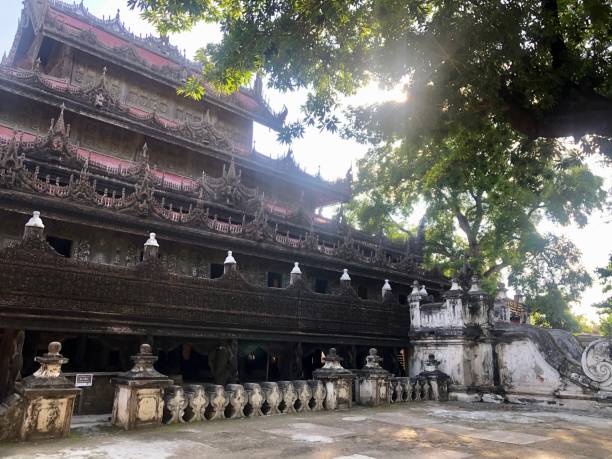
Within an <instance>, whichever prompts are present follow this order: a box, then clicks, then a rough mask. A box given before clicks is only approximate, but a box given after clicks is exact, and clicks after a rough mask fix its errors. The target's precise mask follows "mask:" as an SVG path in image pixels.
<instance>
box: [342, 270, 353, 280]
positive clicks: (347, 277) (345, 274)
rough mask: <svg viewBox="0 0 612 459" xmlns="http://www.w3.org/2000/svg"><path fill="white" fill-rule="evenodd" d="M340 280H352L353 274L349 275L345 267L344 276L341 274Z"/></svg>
mask: <svg viewBox="0 0 612 459" xmlns="http://www.w3.org/2000/svg"><path fill="white" fill-rule="evenodd" d="M340 280H341V281H343V282H350V281H351V276H349V273H348V269H346V268H345V269H343V270H342V276H340Z"/></svg>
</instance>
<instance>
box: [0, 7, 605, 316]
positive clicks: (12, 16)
mask: <svg viewBox="0 0 612 459" xmlns="http://www.w3.org/2000/svg"><path fill="white" fill-rule="evenodd" d="M84 3H85V6H87V7H88V8H89V11H90V12H91V13H92V14H94V15H96V16H102V15H105V16H107V17H108V16H113V17H114V15H115V13H116V11H117V9H120V10H121V18H122V20H123V21H124V23H125V24H126V25H127V26H128V27H130V28H131V29H132V30H135V31H137V32H138V33H142V34H143V35H144V34H146V33H153V32H154V30H153V28H152V27H151V26H150V25H149V24H148V23H146V22H144V21H143V20H142V19H140V17H139V16H138V13H136V12H133V11H130V10H129V9H128V8H127V6H126V0H85V1H84ZM2 6H3V8H2V9H3V13H2V15H0V53H1V52H4V51H6V52H7V53H8V51H9V50H10V47H11V44H12V40H13V37H14V35H15V31H16V28H17V22H18V19H19V15H20V12H21V8H22V5H21V0H3V1H2ZM220 37H221V35H220V32H219V30H218V28H217V27H216V26H214V25H203V24H202V25H199V26H197V27H195V28H194V29H193V30H192V31H190V32H186V33H182V34H179V35H174V36H172V37H171V42H172V43H173V44H175V45H176V46H178V47H179V49H185V50H186V51H187V55H188V56H193V55H194V53H195V51H196V50H197V49H198V48H199V47H201V46H202V45H204V44H205V43H207V42H213V41H218V40H220ZM400 88H401V85H399V86H398V89H396V90H393V91H385V90H382V89H380V88H378V87H377V85H376V84H371V85H370V86H368V87H366V88H364V89H362V90H361V91H360V92H359V93H358V94H357V95H355V96H353V97H351V98H350V99H347V100H346V101H345V103H347V104H352V105H358V104H364V103H371V102H377V101H378V102H380V101H382V100H389V99H398V98H401V97H402V93H401V89H400ZM266 94H267V96H268V99H269V101H270V103H271V105H272V107H274V108H275V109H280V108H282V106H283V105H286V106H287V107H288V109H289V116H288V120H292V119H294V118H297V116H298V114H299V109H300V106H301V105H302V104H303V102H304V98H305V93H304V92H296V93H291V94H280V93H275V92H273V91H271V90H267V91H266ZM255 146H256V148H257V150H258V151H260V152H262V153H265V154H269V155H270V156H274V157H275V156H278V155H280V154H283V153H284V152H285V151H286V147H284V146H281V145H280V144H278V143H277V142H276V134H275V133H274V132H270V130H269V129H267V128H265V127H263V126H260V125H256V127H255ZM367 148H368V147H367V146H366V145H361V144H359V143H357V142H354V141H347V140H343V139H341V138H340V137H339V136H337V135H332V134H330V133H328V132H319V130H318V129H316V128H309V129H307V130H306V133H305V135H304V138H302V139H299V140H297V141H295V142H294V144H293V146H292V149H293V152H294V156H295V158H296V160H297V161H298V162H299V163H300V165H301V166H302V167H303V168H305V169H306V170H307V171H309V172H311V173H316V172H317V170H318V169H319V167H320V168H321V175H322V176H323V177H325V178H327V179H335V178H338V177H343V176H344V175H345V174H346V171H347V170H348V169H349V167H351V164H352V163H354V162H355V161H356V160H357V159H358V158H360V157H362V156H363V155H364V154H365V152H366V151H367ZM592 165H593V166H594V167H593V168H594V170H595V171H597V172H598V173H599V174H602V175H604V174H605V176H606V186H607V189H612V169H611V168H607V169H605V168H603V167H600V166H599V165H598V164H595V161H593V164H592ZM419 217H420V216H418V215H416V216H415V219H416V220H417V221H418V218H419ZM611 225H612V216H610V215H609V213H607V212H603V213H597V214H594V215H593V216H592V217H591V219H590V222H589V224H588V225H587V226H586V227H584V228H578V227H576V226H575V225H572V226H568V227H565V228H563V227H559V226H557V225H553V224H551V223H546V224H545V225H544V226H543V229H545V230H546V231H551V232H554V233H556V234H563V235H565V236H567V237H568V238H569V239H571V240H572V241H573V242H574V243H575V244H576V245H577V246H578V247H579V248H580V250H581V251H582V254H583V263H584V265H585V267H586V268H587V269H588V270H589V271H591V272H592V271H593V270H594V269H595V268H597V267H600V266H604V265H606V263H607V260H608V254H610V253H611V252H612V237H610V233H611V231H610V230H611ZM603 297H604V295H603V293H602V291H601V285H599V284H598V283H597V281H596V282H595V283H594V285H593V287H591V288H589V289H588V290H587V291H585V293H584V295H583V298H582V303H581V304H580V305H577V306H576V308H575V312H576V313H579V314H584V315H586V316H587V317H588V318H589V319H591V320H594V321H598V317H597V313H596V310H595V309H594V308H592V307H590V306H589V305H591V304H593V303H596V302H599V301H601V300H602V299H603Z"/></svg>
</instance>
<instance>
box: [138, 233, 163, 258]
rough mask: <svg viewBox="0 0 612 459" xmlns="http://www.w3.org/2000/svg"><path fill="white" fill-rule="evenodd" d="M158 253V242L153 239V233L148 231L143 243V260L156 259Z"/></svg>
mask: <svg viewBox="0 0 612 459" xmlns="http://www.w3.org/2000/svg"><path fill="white" fill-rule="evenodd" d="M158 255H159V244H158V243H157V239H155V233H149V239H147V242H145V243H144V252H143V254H142V260H143V261H157V257H158Z"/></svg>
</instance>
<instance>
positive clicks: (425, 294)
mask: <svg viewBox="0 0 612 459" xmlns="http://www.w3.org/2000/svg"><path fill="white" fill-rule="evenodd" d="M419 295H421V296H427V295H429V293H427V290H426V289H425V284H422V285H421V290H419Z"/></svg>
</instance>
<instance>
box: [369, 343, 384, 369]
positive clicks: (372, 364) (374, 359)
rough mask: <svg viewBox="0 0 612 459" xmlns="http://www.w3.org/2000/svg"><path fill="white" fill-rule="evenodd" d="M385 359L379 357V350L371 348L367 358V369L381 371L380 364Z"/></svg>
mask: <svg viewBox="0 0 612 459" xmlns="http://www.w3.org/2000/svg"><path fill="white" fill-rule="evenodd" d="M382 360H383V358H382V357H381V356H379V355H378V349H376V348H375V347H372V348H370V350H369V352H368V355H367V357H366V364H365V367H366V368H368V369H372V368H375V369H380V368H381V366H380V362H382Z"/></svg>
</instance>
